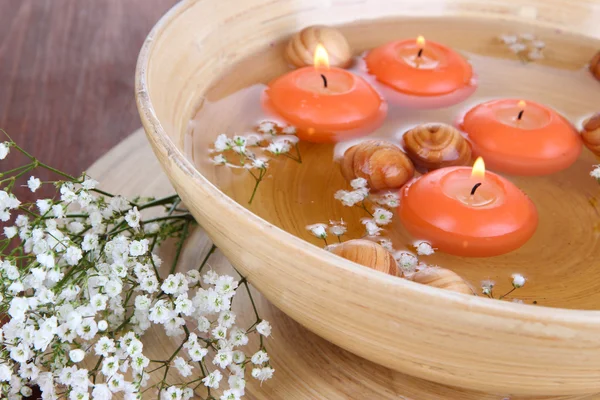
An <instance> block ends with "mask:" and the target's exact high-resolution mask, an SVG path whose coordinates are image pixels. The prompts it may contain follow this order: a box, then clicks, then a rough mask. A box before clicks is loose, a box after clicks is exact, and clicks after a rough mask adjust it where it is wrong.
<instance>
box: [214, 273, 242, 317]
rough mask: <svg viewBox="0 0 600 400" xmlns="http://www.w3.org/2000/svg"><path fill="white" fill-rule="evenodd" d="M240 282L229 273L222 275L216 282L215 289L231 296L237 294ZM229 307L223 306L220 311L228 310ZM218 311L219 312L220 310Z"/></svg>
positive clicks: (223, 294)
mask: <svg viewBox="0 0 600 400" xmlns="http://www.w3.org/2000/svg"><path fill="white" fill-rule="evenodd" d="M237 287H238V282H237V281H236V280H235V279H234V278H233V277H232V276H229V275H222V276H220V277H219V278H218V279H217V281H216V282H215V290H216V292H217V293H219V294H220V295H222V296H226V297H231V296H233V295H234V294H235V289H237ZM227 309H229V307H221V308H220V309H219V310H218V311H222V310H227ZM218 311H217V312H218Z"/></svg>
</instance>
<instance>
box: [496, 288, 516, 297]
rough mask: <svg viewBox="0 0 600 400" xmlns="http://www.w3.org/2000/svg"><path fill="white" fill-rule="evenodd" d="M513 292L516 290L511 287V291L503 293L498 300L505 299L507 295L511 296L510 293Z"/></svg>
mask: <svg viewBox="0 0 600 400" xmlns="http://www.w3.org/2000/svg"><path fill="white" fill-rule="evenodd" d="M515 290H517V288H516V287H513V288H512V289H510V290H509V291H508V292H506V293H504V294H503V295H502V296H500V297H498V299H499V300H502V299H503V298H505V297H506V296H508V295H509V294H511V293H512V292H514V291H515Z"/></svg>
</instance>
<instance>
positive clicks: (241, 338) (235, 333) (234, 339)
mask: <svg viewBox="0 0 600 400" xmlns="http://www.w3.org/2000/svg"><path fill="white" fill-rule="evenodd" d="M263 322H266V323H267V324H268V322H267V321H263ZM261 324H262V322H261V323H260V324H258V325H257V326H256V330H257V331H258V333H261V331H263V332H265V330H264V325H262V326H261ZM259 326H260V330H261V331H259ZM270 329H271V328H270V326H269V331H268V333H269V334H271V330H270ZM261 334H262V333H261ZM263 336H268V335H263ZM229 340H230V342H231V344H232V345H234V346H245V345H247V344H248V336H247V335H246V332H245V331H243V330H242V329H240V328H237V327H235V328H233V329H232V330H231V333H230V336H229Z"/></svg>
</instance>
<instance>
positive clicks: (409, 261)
mask: <svg viewBox="0 0 600 400" xmlns="http://www.w3.org/2000/svg"><path fill="white" fill-rule="evenodd" d="M396 261H397V262H398V265H399V266H400V268H402V269H403V270H408V271H412V270H414V268H415V267H416V266H417V263H418V261H419V260H418V259H417V257H416V256H414V255H413V254H410V253H407V252H400V253H399V254H397V255H396Z"/></svg>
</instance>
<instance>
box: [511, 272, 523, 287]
mask: <svg viewBox="0 0 600 400" xmlns="http://www.w3.org/2000/svg"><path fill="white" fill-rule="evenodd" d="M512 285H513V287H514V288H515V289H518V288H521V287H523V285H525V277H524V276H523V275H521V274H513V275H512Z"/></svg>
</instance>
